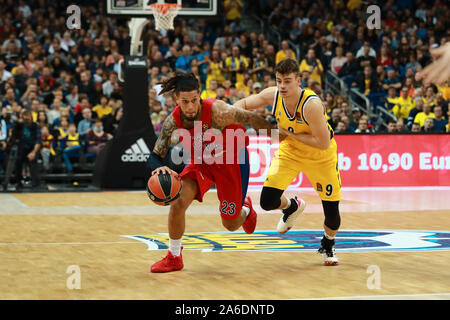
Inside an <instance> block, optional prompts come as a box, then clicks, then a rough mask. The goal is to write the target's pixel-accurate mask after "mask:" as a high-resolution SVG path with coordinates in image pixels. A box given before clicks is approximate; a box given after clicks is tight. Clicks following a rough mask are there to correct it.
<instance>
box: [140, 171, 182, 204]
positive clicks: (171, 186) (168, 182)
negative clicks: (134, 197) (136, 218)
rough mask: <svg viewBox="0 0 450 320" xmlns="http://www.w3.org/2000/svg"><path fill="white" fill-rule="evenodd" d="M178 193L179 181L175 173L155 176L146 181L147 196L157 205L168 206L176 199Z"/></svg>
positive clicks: (179, 190) (179, 188) (179, 189)
mask: <svg viewBox="0 0 450 320" xmlns="http://www.w3.org/2000/svg"><path fill="white" fill-rule="evenodd" d="M180 192H181V180H180V178H179V177H178V175H177V174H176V173H172V174H168V173H160V174H155V175H153V176H151V177H150V179H148V182H147V195H148V197H149V198H150V200H152V201H153V202H154V203H156V204H157V205H160V206H167V205H169V204H170V203H171V202H172V201H174V200H175V199H178V197H179V196H180Z"/></svg>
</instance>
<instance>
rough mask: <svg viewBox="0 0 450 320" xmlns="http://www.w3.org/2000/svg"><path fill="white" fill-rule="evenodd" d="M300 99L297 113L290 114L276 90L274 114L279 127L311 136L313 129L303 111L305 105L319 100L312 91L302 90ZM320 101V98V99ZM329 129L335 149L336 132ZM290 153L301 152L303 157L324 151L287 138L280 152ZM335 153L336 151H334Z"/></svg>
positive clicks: (331, 144)
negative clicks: (316, 99) (312, 100)
mask: <svg viewBox="0 0 450 320" xmlns="http://www.w3.org/2000/svg"><path fill="white" fill-rule="evenodd" d="M301 90H302V91H301V93H300V97H299V99H298V102H297V106H296V108H295V112H294V113H293V114H289V111H288V110H287V107H286V105H285V103H284V100H283V97H282V96H281V94H280V93H279V92H278V90H276V92H275V97H274V102H273V107H272V114H273V116H274V117H275V119H276V120H277V124H278V127H280V128H283V129H285V130H289V131H290V132H293V133H306V134H311V128H310V127H309V124H308V122H307V121H306V120H305V118H304V113H303V109H304V107H305V105H306V104H307V103H308V101H310V100H311V99H314V98H319V97H318V96H317V95H316V94H315V93H314V91H312V90H310V89H301ZM319 99H320V98H319ZM323 112H324V115H325V117H324V120H325V121H326V110H325V108H324V110H323ZM327 125H328V129H329V131H330V140H332V141H331V143H330V148H331V147H332V146H334V147H335V142H334V139H333V137H334V131H333V129H332V128H331V126H330V125H329V124H328V122H327ZM295 149H297V150H295ZM282 151H285V152H290V153H295V151H299V153H301V154H302V155H305V152H306V151H308V153H320V154H323V151H324V150H320V149H317V148H314V147H311V146H308V145H306V144H304V143H303V142H301V141H299V140H297V139H295V138H292V137H287V138H286V139H284V140H283V141H282V143H281V145H280V152H282ZM334 152H335V151H334Z"/></svg>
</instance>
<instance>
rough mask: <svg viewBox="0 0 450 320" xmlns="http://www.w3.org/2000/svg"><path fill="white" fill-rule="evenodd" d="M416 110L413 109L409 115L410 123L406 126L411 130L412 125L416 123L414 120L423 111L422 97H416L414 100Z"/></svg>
mask: <svg viewBox="0 0 450 320" xmlns="http://www.w3.org/2000/svg"><path fill="white" fill-rule="evenodd" d="M414 104H415V106H414V108H412V109H411V111H410V112H409V115H408V122H407V124H406V126H407V127H408V128H410V129H411V127H412V124H413V123H414V119H415V117H416V115H417V114H418V113H419V112H422V111H423V99H422V97H416V98H415V99H414Z"/></svg>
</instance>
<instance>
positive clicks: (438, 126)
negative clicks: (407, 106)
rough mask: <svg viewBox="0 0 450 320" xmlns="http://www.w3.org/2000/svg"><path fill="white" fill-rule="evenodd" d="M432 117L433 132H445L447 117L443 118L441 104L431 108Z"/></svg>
mask: <svg viewBox="0 0 450 320" xmlns="http://www.w3.org/2000/svg"><path fill="white" fill-rule="evenodd" d="M433 113H434V119H433V122H434V124H433V131H434V132H445V127H446V125H447V123H448V119H445V118H444V114H443V112H442V107H441V106H439V105H438V106H435V107H434V109H433Z"/></svg>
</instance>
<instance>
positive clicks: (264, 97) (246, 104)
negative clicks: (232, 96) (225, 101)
mask: <svg viewBox="0 0 450 320" xmlns="http://www.w3.org/2000/svg"><path fill="white" fill-rule="evenodd" d="M276 90H277V87H269V88H266V89H264V90H263V91H261V92H260V93H258V94H253V95H251V96H248V97H246V98H244V99H241V100H239V101H236V102H235V103H234V104H233V106H234V107H238V108H241V109H245V110H254V109H258V108H261V107H265V106H267V105H272V103H273V99H274V95H275V91H276Z"/></svg>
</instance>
